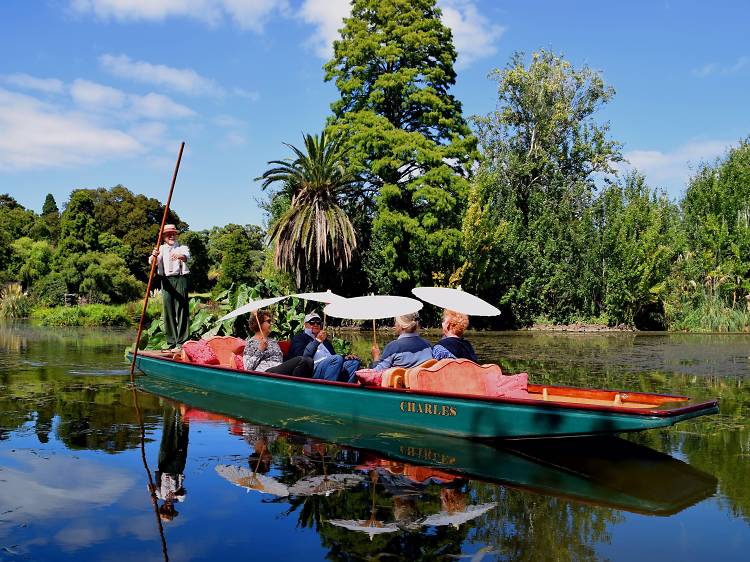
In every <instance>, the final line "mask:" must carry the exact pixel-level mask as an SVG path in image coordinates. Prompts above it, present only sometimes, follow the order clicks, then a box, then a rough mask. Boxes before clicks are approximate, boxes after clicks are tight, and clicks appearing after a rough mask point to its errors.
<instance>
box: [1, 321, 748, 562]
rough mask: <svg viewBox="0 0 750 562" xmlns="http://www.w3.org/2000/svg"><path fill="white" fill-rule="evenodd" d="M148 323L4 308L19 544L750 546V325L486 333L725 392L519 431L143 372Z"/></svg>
mask: <svg viewBox="0 0 750 562" xmlns="http://www.w3.org/2000/svg"><path fill="white" fill-rule="evenodd" d="M131 340H132V334H130V333H128V332H116V331H103V330H62V329H44V328H36V327H32V326H29V325H28V324H24V323H20V324H11V325H8V324H6V325H0V560H3V561H4V560H68V559H70V560H133V559H137V560H139V561H147V560H164V559H165V558H166V557H168V558H169V559H170V560H209V559H221V558H232V559H249V558H256V557H260V558H261V559H266V560H376V559H377V560H462V559H467V560H470V559H474V560H639V561H646V560H664V559H667V560H672V559H680V560H706V559H718V560H747V559H748V558H747V553H748V551H750V432H749V427H750V415H749V412H750V389H749V388H750V380H749V379H748V374H749V373H750V371H749V370H748V361H749V359H748V355H750V336H745V335H731V336H730V335H634V334H612V335H601V334H597V335H589V336H586V335H566V334H539V333H511V334H507V333H500V334H475V335H473V336H472V340H473V341H474V343H475V347H476V348H477V350H478V352H479V354H480V356H481V358H482V359H483V360H485V361H494V362H499V363H501V365H502V366H503V368H504V370H505V371H506V372H517V371H528V372H529V373H530V380H531V381H532V382H540V383H556V384H568V385H573V386H596V387H607V388H618V389H628V390H643V391H657V392H669V393H682V394H690V395H692V396H695V397H719V398H720V399H721V402H720V407H721V412H720V414H718V415H715V416H712V417H710V418H701V419H699V420H694V421H692V420H691V421H688V422H684V423H682V424H679V425H677V426H676V427H674V428H670V429H666V430H652V431H648V432H644V433H639V434H634V435H630V436H627V437H626V438H616V437H613V438H598V439H574V440H570V439H566V440H556V441H553V442H551V443H550V442H544V441H535V442H533V443H521V442H514V443H511V444H497V443H495V444H487V443H471V442H469V441H465V440H457V439H450V438H444V437H442V438H441V437H431V438H425V437H423V436H419V437H416V436H413V435H407V434H395V433H379V432H378V431H377V430H373V431H368V428H359V427H357V428H354V427H352V426H350V425H347V424H344V423H341V422H340V420H336V419H335V418H328V419H326V418H323V417H317V418H312V417H306V418H293V417H288V413H287V412H284V411H283V409H280V408H269V407H258V406H255V407H253V405H247V404H241V403H236V402H233V401H232V400H230V399H228V398H221V397H215V396H208V395H206V394H204V393H196V392H190V391H188V390H187V389H175V388H174V387H172V388H169V387H165V386H159V385H158V384H146V387H147V388H148V390H149V391H150V392H146V391H143V390H141V391H138V392H135V391H132V390H131V389H130V388H129V386H128V384H127V383H128V377H127V372H128V369H127V365H126V364H125V363H124V360H123V349H124V347H125V346H126V345H127V344H129V343H130V342H131ZM136 406H137V407H136ZM216 412H221V413H220V414H219V413H216ZM234 412H245V413H247V412H252V413H251V414H250V415H246V416H245V418H244V419H241V418H239V417H237V416H232V415H231V414H232V413H234ZM228 414H229V415H228ZM140 420H142V422H143V423H142V425H141V423H140ZM141 428H143V431H144V433H143V435H144V436H145V441H143V440H142V433H141ZM142 445H143V449H142V448H141V447H142ZM142 452H143V453H144V454H142ZM144 461H145V463H144ZM149 481H151V482H153V489H154V490H155V497H153V496H151V495H150V493H149ZM152 499H155V500H156V506H154V504H153V503H152ZM157 509H158V511H156V510H157ZM157 513H158V514H159V516H157Z"/></svg>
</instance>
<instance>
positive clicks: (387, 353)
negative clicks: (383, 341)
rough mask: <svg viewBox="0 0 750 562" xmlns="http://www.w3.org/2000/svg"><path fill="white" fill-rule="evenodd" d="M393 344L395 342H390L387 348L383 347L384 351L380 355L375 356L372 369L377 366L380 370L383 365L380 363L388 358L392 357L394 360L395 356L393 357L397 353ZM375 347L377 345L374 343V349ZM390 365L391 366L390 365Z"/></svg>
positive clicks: (391, 359) (371, 365)
mask: <svg viewBox="0 0 750 562" xmlns="http://www.w3.org/2000/svg"><path fill="white" fill-rule="evenodd" d="M393 344H394V342H390V343H388V344H387V345H386V346H385V348H384V349H383V353H381V354H380V356H379V357H377V358H373V361H372V363H371V364H370V369H376V368H377V369H378V370H380V369H381V367H379V365H381V364H382V363H383V361H384V360H385V359H386V358H390V361H393V357H391V356H392V355H393V354H394V353H395V351H394V345H393ZM374 348H375V346H374V345H373V349H374ZM388 366H389V367H390V365H388ZM383 368H384V369H385V368H387V367H383Z"/></svg>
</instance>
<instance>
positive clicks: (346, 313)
mask: <svg viewBox="0 0 750 562" xmlns="http://www.w3.org/2000/svg"><path fill="white" fill-rule="evenodd" d="M422 306H423V305H422V303H421V302H419V301H418V300H416V299H411V298H409V297H394V296H391V295H369V296H366V297H354V298H351V299H341V300H338V301H336V302H332V303H331V304H329V305H328V306H326V307H325V308H324V309H323V311H324V312H325V313H326V314H327V315H328V316H333V317H335V318H348V319H350V320H372V339H373V342H375V343H377V340H376V338H375V320H378V319H380V318H393V317H395V316H401V315H403V314H411V313H413V312H417V311H419V310H421V309H422Z"/></svg>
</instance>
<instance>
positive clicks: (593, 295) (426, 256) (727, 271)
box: [0, 0, 750, 331]
mask: <svg viewBox="0 0 750 562" xmlns="http://www.w3.org/2000/svg"><path fill="white" fill-rule="evenodd" d="M455 60H456V50H455V48H454V46H453V42H452V39H451V34H450V31H449V30H448V29H447V28H446V27H445V26H444V25H443V24H442V23H441V20H440V10H439V9H438V8H437V7H436V5H435V2H434V0H409V1H408V2H407V1H406V0H387V1H376V0H355V1H354V2H353V6H352V14H351V17H349V18H347V19H346V20H345V22H344V26H343V27H342V29H341V37H340V39H339V40H338V41H336V42H335V43H334V54H333V57H332V58H331V60H330V61H328V63H327V64H326V65H325V67H324V71H325V74H324V79H325V80H327V81H332V82H334V84H335V86H336V88H337V90H338V92H339V96H338V99H336V100H335V101H334V102H333V103H332V105H331V115H330V117H329V118H328V120H327V122H326V123H323V124H321V132H320V133H318V134H306V135H305V136H304V138H303V141H304V144H303V145H302V147H300V148H298V147H295V146H292V145H287V147H288V148H289V149H291V158H285V155H284V153H283V152H281V151H280V159H279V160H276V161H272V162H269V169H268V171H266V172H265V173H264V174H263V175H262V176H261V177H260V178H258V180H260V181H262V187H263V189H264V193H265V194H266V199H265V200H264V203H263V207H264V209H265V211H266V224H265V225H263V226H257V225H236V224H229V225H225V226H221V227H218V226H217V227H214V228H212V229H210V230H203V231H189V230H188V225H187V224H186V223H184V222H183V221H182V220H181V219H180V217H179V216H178V215H177V213H176V212H174V211H172V212H171V213H170V216H169V222H172V223H175V224H176V225H177V226H178V228H180V229H181V230H183V231H187V233H186V234H184V235H183V237H182V242H183V243H186V244H188V245H189V246H190V248H191V252H192V255H193V259H192V262H191V270H192V274H191V285H192V287H191V289H192V290H194V291H197V292H207V293H210V294H211V295H212V296H213V300H215V301H218V300H220V299H217V297H218V296H219V295H220V294H221V293H222V292H223V291H226V290H228V289H229V288H230V287H235V288H236V287H237V286H238V285H239V284H247V285H251V286H252V285H255V284H257V283H259V282H260V281H261V280H262V279H263V280H270V281H272V283H273V286H274V287H277V288H278V290H279V291H281V292H291V291H294V290H308V289H312V290H323V289H329V288H330V289H332V290H334V291H335V292H339V293H341V294H344V295H348V296H353V295H361V294H366V293H368V292H375V293H392V294H401V295H408V294H410V289H411V288H412V287H414V286H418V285H447V286H461V287H462V288H464V289H465V290H468V291H471V292H474V293H476V294H478V295H480V296H481V297H483V298H485V299H486V300H488V301H489V302H491V303H493V304H496V305H497V306H498V307H500V308H501V310H502V312H503V314H502V315H501V316H500V317H499V318H496V319H494V320H492V322H493V323H492V324H489V323H485V324H481V321H479V322H480V324H479V327H484V326H492V327H502V328H517V327H525V326H530V325H532V324H533V323H534V322H535V321H538V320H539V319H544V320H545V321H548V322H552V323H558V324H564V323H571V322H581V321H584V322H586V321H588V322H590V321H592V320H594V319H597V321H599V322H601V321H602V319H604V320H605V321H606V323H607V324H609V325H610V326H619V325H626V326H634V327H638V328H641V329H671V330H688V331H747V330H750V311H749V307H750V203H748V201H750V144H749V143H748V140H739V141H738V142H737V143H736V145H735V146H733V147H732V148H730V149H729V150H728V152H727V153H726V154H725V155H724V156H723V157H722V158H720V159H718V160H716V161H714V162H704V163H699V164H698V166H697V168H696V169H695V172H694V173H693V175H692V177H691V178H690V179H689V181H688V182H687V184H686V185H685V187H684V190H683V192H682V195H681V196H680V197H679V198H678V199H673V198H670V197H669V196H668V195H667V193H666V192H665V191H664V190H663V189H662V188H661V187H660V186H658V185H649V184H648V183H647V181H646V179H645V177H644V176H643V175H642V174H640V173H639V172H638V170H633V169H629V171H627V172H625V171H624V170H625V169H626V168H625V167H624V162H623V154H622V146H621V144H620V143H619V142H618V141H617V140H616V139H614V138H612V135H611V134H610V130H609V124H608V123H606V122H604V121H603V120H602V119H601V118H600V117H599V112H600V110H601V108H602V107H603V106H605V105H606V104H607V103H609V102H610V101H611V100H612V98H613V97H614V95H615V91H614V88H613V87H612V86H611V85H608V84H606V83H605V82H604V80H603V78H602V75H601V73H600V72H597V71H594V70H592V69H591V68H589V67H587V66H585V65H584V66H579V67H576V66H574V65H573V64H572V63H571V62H570V61H568V60H566V59H564V58H563V57H562V56H560V55H558V54H556V53H553V52H550V51H545V50H541V51H539V52H536V53H533V54H532V55H530V56H526V55H524V54H521V53H517V54H515V55H513V56H512V57H511V58H510V60H509V61H508V62H507V64H506V65H505V66H504V67H501V68H497V69H495V70H493V71H491V73H490V79H491V80H493V81H495V82H496V83H497V99H496V100H495V101H496V104H497V108H496V110H495V111H493V112H491V113H489V114H487V115H484V116H468V115H464V113H463V109H462V106H461V103H460V101H458V100H457V99H456V98H455V97H454V96H453V95H452V94H451V93H450V89H451V87H452V86H453V85H454V83H455V80H456V73H455V71H454V64H455ZM217 189H219V186H217ZM162 212H163V207H162V205H161V204H160V203H159V202H158V201H156V200H155V199H151V198H147V197H145V196H143V195H137V194H134V193H132V192H131V191H130V190H128V189H127V188H126V187H124V186H115V187H112V188H97V189H76V190H74V191H73V192H72V193H71V196H70V199H69V200H68V201H67V203H66V204H65V205H64V210H63V211H62V212H60V210H59V208H58V206H57V203H56V201H55V200H54V198H53V197H52V196H51V195H49V196H48V197H47V200H46V201H45V203H44V207H43V208H42V209H41V212H40V213H39V214H37V213H36V212H34V211H32V210H29V209H25V208H24V207H23V206H21V205H20V204H18V203H17V202H16V201H15V200H14V199H13V198H12V197H10V196H9V195H5V196H0V282H11V281H13V282H17V283H19V284H20V285H21V287H22V295H21V297H19V295H18V294H17V291H16V292H15V293H13V294H12V295H11V293H8V296H6V297H4V298H3V303H2V304H0V311H3V310H7V311H11V310H13V311H15V312H13V314H14V315H18V314H24V313H28V310H29V309H31V308H39V307H47V308H49V307H52V308H53V309H54V307H57V306H60V305H62V304H63V299H64V296H65V294H66V293H75V294H77V295H78V296H79V299H81V300H82V301H84V302H88V303H95V304H102V305H105V304H112V305H118V304H123V303H127V302H129V301H132V300H134V299H137V298H140V297H141V296H142V294H143V291H144V289H145V285H144V284H145V281H146V278H147V274H148V264H147V262H146V256H147V255H148V253H149V251H150V249H151V248H152V247H153V245H154V243H155V240H156V237H157V233H158V228H159V223H160V220H161V215H162ZM14 291H15V290H14ZM262 296H268V295H266V294H264V295H262ZM24 298H25V299H28V300H27V301H26V302H25V305H24V303H21V304H22V305H24V306H26V308H25V309H24V307H23V306H19V299H21V300H23V299H24ZM6 300H7V304H6ZM11 303H14V304H11ZM100 310H104V309H100ZM8 314H10V312H8ZM36 314H37V317H41V316H44V317H45V318H52V317H54V315H55V314H59V315H60V316H61V317H63V316H64V315H70V316H73V315H75V314H77V313H73V312H60V313H52V312H41V313H40V312H38V313H36ZM45 315H48V316H45ZM97 315H104V313H103V312H102V313H95V314H92V316H90V318H95V317H97ZM104 316H106V315H104ZM104 316H102V318H103V317H104ZM115 316H117V315H115ZM47 321H51V320H47Z"/></svg>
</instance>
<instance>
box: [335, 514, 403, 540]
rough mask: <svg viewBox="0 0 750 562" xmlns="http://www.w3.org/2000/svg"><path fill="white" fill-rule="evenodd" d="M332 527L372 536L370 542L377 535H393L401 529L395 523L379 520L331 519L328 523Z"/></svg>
mask: <svg viewBox="0 0 750 562" xmlns="http://www.w3.org/2000/svg"><path fill="white" fill-rule="evenodd" d="M328 522H329V523H330V524H331V525H336V526H337V527H343V528H344V529H349V530H350V531H362V532H363V533H367V534H368V535H370V540H372V537H374V536H375V535H381V534H383V533H392V532H394V531H398V529H399V527H398V525H396V524H395V523H383V522H382V521H378V520H377V519H374V518H370V519H330V520H329V521H328Z"/></svg>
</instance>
